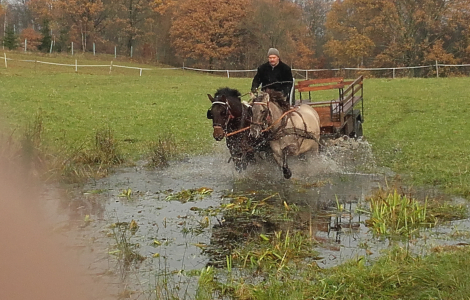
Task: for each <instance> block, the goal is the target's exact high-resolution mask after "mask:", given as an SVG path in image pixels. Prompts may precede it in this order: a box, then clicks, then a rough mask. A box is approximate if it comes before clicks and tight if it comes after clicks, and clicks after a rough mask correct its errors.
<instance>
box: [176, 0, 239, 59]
mask: <svg viewBox="0 0 470 300" xmlns="http://www.w3.org/2000/svg"><path fill="white" fill-rule="evenodd" d="M247 4H248V2H247V0H219V1H213V0H184V1H181V2H180V3H179V6H178V9H177V10H176V13H175V15H174V19H173V24H172V26H171V29H170V37H171V42H172V46H173V47H174V49H175V52H176V54H177V55H178V56H179V57H181V58H183V59H194V60H197V61H199V62H205V63H207V64H208V66H209V67H210V68H212V67H217V66H218V63H219V62H220V61H225V60H226V59H228V58H233V57H235V56H236V55H237V54H238V53H237V52H238V51H240V42H241V39H240V36H241V31H240V27H239V24H240V22H241V20H242V19H243V18H244V16H245V8H246V6H247Z"/></svg>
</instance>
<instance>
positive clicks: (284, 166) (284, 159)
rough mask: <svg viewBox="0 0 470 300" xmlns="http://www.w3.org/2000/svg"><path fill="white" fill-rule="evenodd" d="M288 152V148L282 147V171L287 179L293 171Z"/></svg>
mask: <svg viewBox="0 0 470 300" xmlns="http://www.w3.org/2000/svg"><path fill="white" fill-rule="evenodd" d="M287 152H288V149H287V148H284V149H282V173H283V174H284V178H285V179H289V178H291V176H292V172H291V170H290V169H289V166H288V165H287Z"/></svg>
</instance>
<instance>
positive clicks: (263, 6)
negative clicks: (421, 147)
mask: <svg viewBox="0 0 470 300" xmlns="http://www.w3.org/2000/svg"><path fill="white" fill-rule="evenodd" d="M469 19H470V0H337V1H334V0H291V1H288V0H20V1H12V0H10V1H8V2H7V1H5V0H3V1H2V0H0V21H1V22H2V23H3V25H4V26H3V28H0V36H1V37H2V42H3V45H4V47H7V48H16V47H19V46H20V43H21V42H22V41H23V40H24V39H27V41H28V42H27V43H28V44H27V45H28V49H29V50H31V51H34V50H38V51H45V52H48V51H57V52H67V51H70V50H71V49H70V47H71V43H72V42H73V43H74V45H76V47H77V49H76V50H75V51H77V50H78V49H80V51H83V52H88V51H92V49H93V47H94V46H95V47H96V51H97V52H100V53H110V54H111V53H114V51H115V50H114V49H115V47H116V49H118V51H119V53H120V54H124V55H129V56H130V55H131V53H132V55H133V57H139V58H142V59H145V60H148V61H155V62H158V63H163V64H169V65H175V66H181V65H182V64H185V65H186V66H193V67H202V68H207V69H240V68H241V69H253V68H254V67H256V66H257V65H259V64H260V63H261V62H263V61H264V60H266V53H267V49H268V48H270V47H276V48H278V49H279V51H280V52H281V59H282V60H283V61H285V62H286V63H288V64H290V65H291V66H292V67H293V68H302V69H312V68H317V69H321V68H332V67H407V66H418V65H427V64H433V63H434V62H435V61H439V62H440V63H448V64H463V63H470V23H469V22H468V20H469Z"/></svg>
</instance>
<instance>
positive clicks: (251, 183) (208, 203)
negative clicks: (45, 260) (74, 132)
mask: <svg viewBox="0 0 470 300" xmlns="http://www.w3.org/2000/svg"><path fill="white" fill-rule="evenodd" d="M227 160H228V152H227V150H226V148H225V147H224V145H223V144H222V143H218V144H217V145H216V146H215V148H214V154H213V155H211V156H197V157H189V158H187V159H184V160H182V161H178V162H172V163H171V165H170V167H168V168H166V169H164V170H148V169H146V168H145V167H144V166H143V165H144V163H143V162H142V164H141V165H138V166H135V167H131V168H124V169H120V170H118V171H117V172H116V173H115V174H113V175H111V176H109V177H107V178H104V179H102V180H99V181H96V182H93V183H90V184H89V185H87V186H86V187H85V189H83V194H82V195H81V196H80V197H78V198H77V199H75V200H74V202H73V203H72V204H68V207H69V208H70V206H72V207H73V209H71V210H72V211H74V212H75V214H76V216H75V219H76V220H79V222H81V223H82V225H81V226H82V227H83V230H84V234H83V235H84V236H86V237H87V239H88V240H93V243H92V244H93V247H95V249H96V251H100V253H104V255H101V257H102V259H101V262H100V263H95V264H94V266H93V267H91V268H96V270H97V271H96V272H97V273H99V271H98V270H99V269H100V268H103V267H104V268H105V269H107V270H108V272H109V273H113V275H117V276H118V277H119V279H120V280H116V279H115V277H113V278H114V279H113V280H114V281H113V280H111V281H112V282H113V283H115V284H116V285H119V287H120V291H119V293H121V294H125V295H127V296H129V297H131V298H133V299H140V298H142V299H144V298H146V297H149V296H152V295H155V293H156V294H157V298H158V296H162V294H161V293H162V292H161V291H162V290H165V289H166V290H167V291H166V292H167V293H169V294H171V293H172V292H174V293H175V294H177V295H178V297H180V298H183V297H185V296H188V295H189V296H188V297H189V298H192V297H191V295H194V290H195V287H196V284H197V278H196V277H188V276H183V274H184V273H183V272H181V271H183V270H184V271H186V272H187V271H191V270H200V269H202V268H204V267H205V266H206V265H207V264H208V263H209V262H210V258H209V257H208V256H206V255H204V254H203V251H202V249H204V248H205V247H206V246H207V245H209V244H210V243H211V236H212V230H211V229H212V227H213V226H214V225H216V224H218V223H219V222H220V221H221V220H220V216H212V217H210V218H206V217H204V216H201V214H199V213H198V210H199V209H207V208H211V207H219V206H220V205H221V203H227V202H229V201H230V199H228V198H227V197H226V196H227V195H228V194H237V193H239V194H245V195H246V194H249V195H252V196H253V197H256V196H257V195H258V194H259V195H274V194H276V197H273V200H272V201H274V203H275V204H278V205H280V206H281V205H283V202H284V201H285V202H286V203H288V204H291V205H292V204H296V205H297V207H299V209H300V211H301V213H300V214H299V220H298V221H299V222H305V223H308V226H309V228H310V232H311V234H312V236H313V238H315V239H316V240H317V241H318V242H319V244H318V247H317V249H316V250H317V251H318V252H319V253H320V259H319V260H318V261H317V263H318V265H319V266H320V267H325V268H328V267H332V266H335V265H338V264H340V263H343V262H344V261H346V260H349V259H356V258H359V257H367V258H375V257H377V256H379V255H380V250H382V249H385V248H387V247H388V246H389V242H388V241H386V240H385V241H379V240H376V239H374V238H373V237H372V235H371V234H370V233H369V230H368V228H366V227H365V225H364V223H363V221H364V219H365V218H367V216H366V215H363V214H361V213H359V212H358V210H357V208H360V207H362V206H364V205H365V203H364V199H365V198H366V197H367V196H369V195H370V194H371V192H372V191H373V189H375V188H378V187H380V186H384V178H385V177H386V176H388V175H390V172H388V171H387V170H380V169H378V168H377V167H376V166H375V163H374V160H373V157H372V155H371V150H370V146H369V145H368V143H367V142H355V141H352V140H347V141H332V142H331V143H330V144H329V146H328V147H327V148H326V149H324V150H323V151H322V152H321V154H320V155H317V156H307V157H303V158H301V159H297V158H295V159H291V160H290V161H289V163H290V167H291V169H292V172H293V177H292V179H290V180H285V179H284V178H283V176H282V172H281V171H280V170H279V168H278V167H277V165H276V164H275V162H274V161H273V160H272V159H270V158H269V157H268V158H265V159H261V158H259V160H258V163H257V164H256V165H251V166H249V167H248V169H247V170H246V171H244V172H242V173H237V172H236V171H235V170H234V167H233V164H232V163H227ZM201 187H206V188H210V189H213V192H212V193H211V194H210V195H205V196H196V197H194V198H193V199H190V200H189V201H178V200H177V199H174V200H172V201H169V200H168V198H167V197H168V196H169V195H173V194H174V193H177V192H180V191H184V190H190V189H199V188H201ZM129 192H130V193H129ZM196 208H197V209H196ZM338 208H340V209H339V210H338ZM132 220H134V221H135V222H136V223H137V225H138V229H137V230H136V231H135V234H130V233H126V239H127V241H128V242H129V243H131V244H132V245H134V246H135V251H136V252H138V253H139V254H140V255H141V256H143V257H145V260H143V261H142V262H135V263H132V264H129V265H125V266H124V265H123V264H122V263H119V262H118V261H117V260H115V259H113V255H112V254H111V255H109V254H108V253H115V251H114V250H115V248H113V245H114V244H116V240H115V239H113V238H112V233H113V232H114V233H116V232H115V231H113V229H112V228H110V226H109V225H110V224H113V223H118V222H128V223H130V222H131V221H132ZM468 225H469V224H468V222H461V223H460V224H459V225H458V226H460V227H459V228H460V231H461V232H470V230H469V226H468ZM452 226H453V225H450V226H449V227H447V229H439V230H440V231H439V230H437V229H434V231H433V232H430V233H429V237H431V236H433V237H437V236H441V237H443V236H445V235H449V232H453V231H455V229H452ZM114 230H115V229H114ZM441 232H442V234H441ZM463 238H464V239H465V237H464V235H463ZM438 239H439V237H437V238H433V239H431V238H429V239H426V242H422V241H420V242H416V243H415V244H414V245H411V247H415V248H416V249H418V250H416V251H421V250H419V249H421V248H419V246H420V245H419V244H420V243H421V244H423V243H428V244H429V243H432V242H431V241H433V242H434V241H435V240H438ZM106 255H107V256H108V260H105V259H104V257H105V256H106ZM106 264H107V265H106ZM97 265H98V266H97ZM168 278H171V280H169V281H165V279H168ZM163 282H171V283H170V285H168V283H163ZM162 285H163V286H162ZM176 286H179V287H180V288H179V289H178V288H176Z"/></svg>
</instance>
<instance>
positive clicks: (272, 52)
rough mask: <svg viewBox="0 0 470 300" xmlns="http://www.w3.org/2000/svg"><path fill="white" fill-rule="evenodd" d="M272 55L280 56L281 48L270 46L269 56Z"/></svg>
mask: <svg viewBox="0 0 470 300" xmlns="http://www.w3.org/2000/svg"><path fill="white" fill-rule="evenodd" d="M270 55H276V56H277V57H280V56H279V50H277V49H276V48H269V50H268V56H270Z"/></svg>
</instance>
